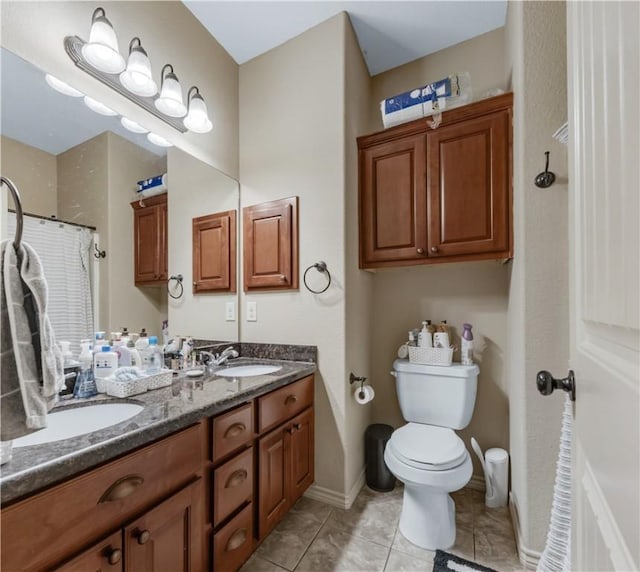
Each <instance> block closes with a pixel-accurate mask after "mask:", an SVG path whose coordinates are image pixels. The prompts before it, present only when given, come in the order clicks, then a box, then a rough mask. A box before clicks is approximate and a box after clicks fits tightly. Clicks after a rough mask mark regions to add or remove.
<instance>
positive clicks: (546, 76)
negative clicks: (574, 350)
mask: <svg viewBox="0 0 640 572" xmlns="http://www.w3.org/2000/svg"><path fill="white" fill-rule="evenodd" d="M565 10H566V5H565V3H564V2H524V3H520V2H509V10H508V21H507V38H508V45H509V53H510V58H511V61H510V62H509V63H510V67H511V68H512V77H513V92H514V94H515V104H514V108H515V113H514V134H515V137H514V191H515V193H514V194H515V197H514V198H515V200H514V217H515V258H514V261H513V270H512V278H511V284H510V289H509V309H508V326H507V334H508V340H509V343H508V346H507V354H506V355H507V372H508V377H509V379H510V386H509V406H510V411H511V416H510V450H511V461H512V472H511V475H512V494H513V500H514V504H515V506H516V509H517V512H518V514H519V523H520V530H521V539H520V540H521V549H524V551H540V550H542V548H543V546H544V542H545V537H546V531H547V526H548V522H549V521H548V519H549V510H550V507H551V497H552V492H553V482H554V476H555V463H556V456H557V450H558V438H559V434H560V419H561V417H560V416H561V409H562V401H563V397H562V396H561V395H553V396H552V397H544V398H543V397H541V396H540V394H539V393H538V392H537V390H536V387H535V382H534V380H535V375H536V373H537V372H538V371H539V370H540V369H548V370H550V371H552V372H554V373H557V374H558V375H564V374H565V373H566V371H567V363H568V358H569V348H568V341H569V311H568V299H569V290H568V266H569V264H568V251H567V248H568V246H567V245H568V235H567V228H568V207H567V202H568V198H567V150H566V147H564V146H563V145H561V144H560V143H558V142H556V141H554V140H553V139H552V137H551V136H552V134H553V133H554V131H555V130H556V129H557V128H558V127H560V126H561V125H562V124H563V123H564V122H565V121H566V120H567V89H566V87H567V86H566V12H565ZM547 150H548V151H550V152H551V165H550V166H551V169H552V170H553V171H554V172H555V173H556V177H557V180H556V184H555V185H553V186H552V187H551V188H549V189H538V188H537V187H535V186H534V184H533V180H534V177H535V176H536V174H538V173H539V172H540V171H541V170H542V167H543V162H544V152H545V151H547Z"/></svg>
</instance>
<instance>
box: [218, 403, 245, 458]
mask: <svg viewBox="0 0 640 572" xmlns="http://www.w3.org/2000/svg"><path fill="white" fill-rule="evenodd" d="M252 437H253V401H252V402H251V403H247V404H246V405H243V406H242V407H238V409H234V410H233V411H229V412H228V413H225V414H224V415H220V416H219V417H214V418H213V460H214V461H218V460H220V459H222V458H223V457H225V456H227V455H228V454H229V453H232V452H233V451H235V450H236V449H239V448H240V447H242V446H243V445H246V444H247V443H248V442H249V441H250V440H251V438H252Z"/></svg>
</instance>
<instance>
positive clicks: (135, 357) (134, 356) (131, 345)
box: [127, 334, 142, 368]
mask: <svg viewBox="0 0 640 572" xmlns="http://www.w3.org/2000/svg"><path fill="white" fill-rule="evenodd" d="M134 335H137V334H134ZM127 349H128V350H129V355H130V356H131V365H132V366H134V367H140V368H141V367H142V358H141V357H140V352H138V350H137V349H136V344H135V342H134V341H133V338H129V341H128V342H127Z"/></svg>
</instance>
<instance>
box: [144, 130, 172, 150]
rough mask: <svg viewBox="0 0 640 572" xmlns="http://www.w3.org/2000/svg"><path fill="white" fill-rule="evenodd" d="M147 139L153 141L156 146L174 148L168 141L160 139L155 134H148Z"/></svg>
mask: <svg viewBox="0 0 640 572" xmlns="http://www.w3.org/2000/svg"><path fill="white" fill-rule="evenodd" d="M147 139H148V140H149V141H151V143H153V144H154V145H158V146H159V147H173V144H172V143H170V142H169V141H167V140H166V139H165V138H164V137H160V135H157V134H155V133H153V132H152V133H148V134H147Z"/></svg>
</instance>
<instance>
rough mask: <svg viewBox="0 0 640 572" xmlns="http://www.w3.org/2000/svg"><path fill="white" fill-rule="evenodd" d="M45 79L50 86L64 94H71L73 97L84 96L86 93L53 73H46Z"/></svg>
mask: <svg viewBox="0 0 640 572" xmlns="http://www.w3.org/2000/svg"><path fill="white" fill-rule="evenodd" d="M44 79H45V81H46V82H47V84H48V85H49V87H52V88H53V89H55V90H56V91H59V92H60V93H62V94H64V95H69V96H71V97H82V96H83V95H84V93H82V92H81V91H78V90H77V89H75V88H73V87H71V86H70V85H69V84H68V83H65V82H63V81H62V80H61V79H58V78H57V77H56V76H54V75H51V74H50V73H48V74H45V76H44Z"/></svg>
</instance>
